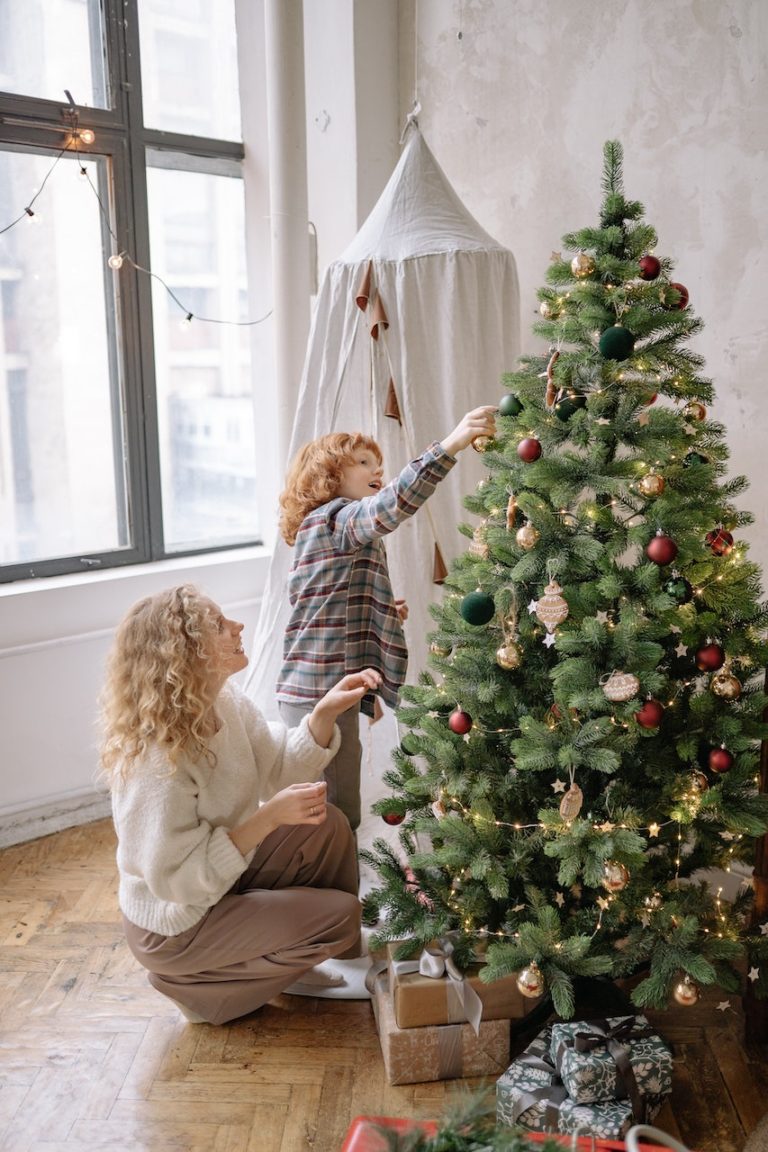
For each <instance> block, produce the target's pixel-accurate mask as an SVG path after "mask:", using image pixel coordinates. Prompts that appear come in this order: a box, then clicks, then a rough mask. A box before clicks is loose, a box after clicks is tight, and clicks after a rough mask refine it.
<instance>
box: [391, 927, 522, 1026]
mask: <svg viewBox="0 0 768 1152" xmlns="http://www.w3.org/2000/svg"><path fill="white" fill-rule="evenodd" d="M400 947H401V943H391V944H388V945H387V957H388V962H389V981H390V987H391V989H392V999H393V1001H394V1006H395V1019H396V1021H397V1026H398V1028H424V1027H426V1026H428V1025H430V1024H460V1023H463V1022H464V1021H465V1020H472V1019H473V1016H472V1010H471V1008H470V1010H469V1011H467V1006H465V996H466V995H471V994H472V993H471V992H469V993H467V987H468V988H469V989H471V990H472V991H473V992H474V993H475V994H476V995H477V997H478V998H479V1000H480V1007H481V1008H482V1016H481V1017H480V1018H481V1019H482V1020H520V1019H522V1017H523V1016H526V1015H527V1014H528V1013H529V1012H530V1011H531V1009H532V1008H533V1006H534V1001H532V1000H530V999H528V998H526V997H525V996H523V995H522V993H521V992H520V990H519V989H518V987H517V980H516V977H515V976H514V975H513V976H504V977H503V978H502V979H501V980H495V981H494V982H493V983H492V984H485V983H484V982H483V981H482V980H481V979H480V969H481V967H482V966H481V965H480V964H473V965H471V966H470V967H469V968H468V969H467V970H466V971H465V972H464V973H460V972H458V971H457V970H456V968H455V967H453V968H452V969H451V968H449V969H446V967H445V964H443V965H438V966H437V967H436V968H435V969H433V971H434V972H435V975H423V974H422V972H423V969H424V967H425V966H424V964H423V963H422V964H421V969H422V971H419V963H420V959H421V958H417V959H416V960H413V961H409V960H405V961H402V960H396V959H395V956H396V954H397V951H398V949H399V948H400ZM425 951H427V950H426V949H425ZM441 968H442V975H440V974H439V973H440V971H441ZM451 971H452V972H453V976H452V975H451ZM462 975H463V977H464V980H463V984H464V987H461V984H462V981H461V977H462ZM478 1011H479V1010H478Z"/></svg>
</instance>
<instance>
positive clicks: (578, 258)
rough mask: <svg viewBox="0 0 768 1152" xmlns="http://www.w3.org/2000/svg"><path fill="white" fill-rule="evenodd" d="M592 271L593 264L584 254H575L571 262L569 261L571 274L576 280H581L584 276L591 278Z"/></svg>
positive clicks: (590, 258) (593, 268) (589, 257)
mask: <svg viewBox="0 0 768 1152" xmlns="http://www.w3.org/2000/svg"><path fill="white" fill-rule="evenodd" d="M594 270H595V262H594V260H593V259H592V257H591V256H588V255H587V253H586V252H577V254H576V255H575V256H574V258H573V260H571V272H573V274H574V276H575V277H576V279H577V280H583V279H584V277H585V276H591V275H592V273H593V272H594Z"/></svg>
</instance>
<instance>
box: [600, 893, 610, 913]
mask: <svg viewBox="0 0 768 1152" xmlns="http://www.w3.org/2000/svg"><path fill="white" fill-rule="evenodd" d="M610 905H611V902H610V900H609V899H608V897H607V896H598V898H597V906H598V908H599V909H600V911H601V912H605V911H606V910H607V909H608V908H610Z"/></svg>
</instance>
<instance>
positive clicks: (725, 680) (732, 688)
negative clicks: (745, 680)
mask: <svg viewBox="0 0 768 1152" xmlns="http://www.w3.org/2000/svg"><path fill="white" fill-rule="evenodd" d="M709 688H710V691H711V692H714V694H715V696H719V697H720V699H721V700H738V698H739V696H741V681H740V680H737V679H736V677H735V676H734V674H733V672H730V671H729V670H728V669H727V668H721V669H720V671H719V672H716V673H715V675H714V676H713V677H712V679H711V680H710V682H709Z"/></svg>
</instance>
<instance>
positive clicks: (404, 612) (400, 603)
mask: <svg viewBox="0 0 768 1152" xmlns="http://www.w3.org/2000/svg"><path fill="white" fill-rule="evenodd" d="M395 611H396V612H397V618H398V620H399V621H400V623H401V624H402V623H404V621H406V620H407V619H408V605H407V604H406V602H405V600H395Z"/></svg>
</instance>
